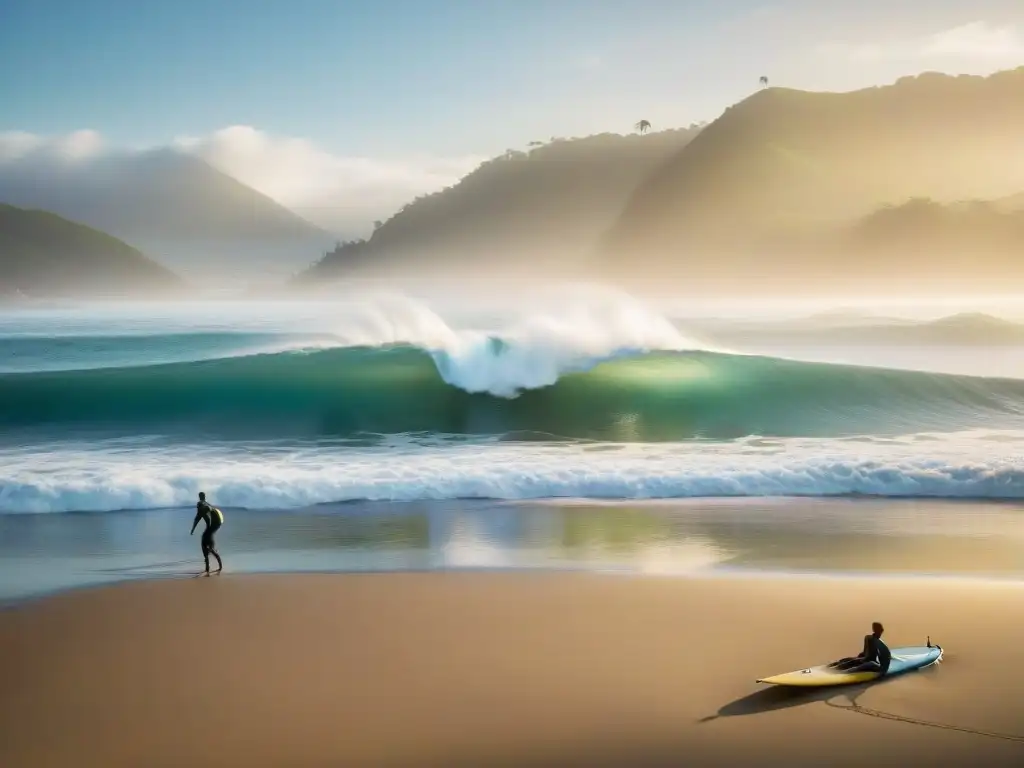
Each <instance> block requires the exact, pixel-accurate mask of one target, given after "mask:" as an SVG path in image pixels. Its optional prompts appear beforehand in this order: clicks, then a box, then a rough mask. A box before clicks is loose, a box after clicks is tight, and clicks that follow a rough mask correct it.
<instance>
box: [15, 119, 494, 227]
mask: <svg viewBox="0 0 1024 768" xmlns="http://www.w3.org/2000/svg"><path fill="white" fill-rule="evenodd" d="M170 146H172V147H174V148H176V149H178V150H180V151H184V152H189V153H192V154H194V155H196V156H198V157H201V158H202V159H204V160H205V161H206V162H208V163H209V164H210V165H212V166H213V167H215V168H217V169H218V170H220V171H222V172H224V173H226V174H228V175H229V176H233V177H234V178H236V179H238V180H239V181H240V182H242V183H243V184H247V185H248V186H251V187H253V188H254V189H256V190H258V191H260V192H262V193H263V194H265V195H267V196H268V197H271V198H273V199H274V200H276V201H277V202H279V203H281V204H282V205H285V206H287V207H289V208H291V209H292V210H294V211H295V212H296V213H298V214H299V215H301V216H303V217H304V218H306V219H308V220H309V221H312V222H313V223H315V224H318V225H319V226H322V227H324V228H326V229H328V230H331V231H334V232H337V233H338V234H340V235H344V236H354V235H359V234H365V233H368V232H369V231H370V230H371V229H372V225H373V222H374V221H375V220H377V219H386V218H388V217H389V216H391V215H392V214H393V213H395V211H397V210H398V209H399V208H401V207H402V206H403V205H405V204H406V203H408V202H410V201H411V200H413V199H414V198H415V197H417V196H419V195H424V194H429V193H431V192H436V191H437V190H440V189H443V188H444V187H446V186H449V185H451V184H454V183H456V182H457V181H458V180H459V179H460V178H462V177H463V176H464V175H466V174H467V173H468V172H470V171H471V170H473V169H474V168H475V167H476V166H477V165H479V164H480V162H481V161H482V160H483V159H484V158H482V157H475V156H466V157H455V158H445V157H431V156H425V155H415V156H409V157H403V158H394V159H381V158H373V157H351V156H344V155H336V154H332V153H331V152H328V151H327V150H325V149H323V148H321V147H318V146H317V145H315V144H313V143H312V142H309V141H307V140H305V139H299V138H291V137H279V136H273V135H270V134H267V133H265V132H263V131H260V130H257V129H256V128H253V127H251V126H243V125H237V126H231V127H228V128H224V129H223V130H220V131H216V132H215V133H212V134H210V135H207V136H185V137H179V138H176V139H174V140H173V141H172V142H170ZM134 151H138V150H134ZM131 152H132V150H124V149H119V148H111V147H108V146H107V145H106V144H105V143H104V141H103V138H102V137H101V136H100V135H99V134H97V133H96V132H95V131H75V132H74V133H70V134H68V135H66V136H58V137H45V136H38V135H35V134H31V133H25V132H20V131H12V132H7V133H0V171H2V166H3V164H4V163H10V162H15V161H17V162H19V164H20V165H21V166H22V168H24V167H25V166H26V165H28V164H31V163H34V162H36V163H39V164H40V166H41V167H42V166H43V164H44V163H53V162H66V163H78V164H82V163H87V162H88V161H90V160H92V159H96V158H100V157H105V158H111V157H116V156H117V155H118V154H122V155H128V154H131Z"/></svg>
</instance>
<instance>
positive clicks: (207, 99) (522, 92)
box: [0, 0, 1024, 225]
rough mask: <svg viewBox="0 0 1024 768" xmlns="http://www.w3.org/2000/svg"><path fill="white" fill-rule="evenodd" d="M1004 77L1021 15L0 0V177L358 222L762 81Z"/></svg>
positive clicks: (905, 6)
mask: <svg viewBox="0 0 1024 768" xmlns="http://www.w3.org/2000/svg"><path fill="white" fill-rule="evenodd" d="M1021 64H1024V3H1021V2H1019V0H973V1H972V2H968V1H966V0H957V1H956V2H954V1H953V0H928V2H924V1H923V0H887V1H886V2H882V1H880V0H860V2H858V3H851V2H848V1H847V0H816V1H815V0H774V2H773V0H716V2H710V1H709V0H698V1H696V2H691V1H690V0H656V2H651V3H638V2H636V1H635V0H288V2H283V1H281V0H258V1H257V0H175V1H174V2H140V1H139V0H0V71H2V72H4V73H6V74H5V76H4V77H3V78H2V79H0V105H2V108H0V163H3V162H5V158H6V159H8V160H9V159H10V158H11V157H13V156H16V155H18V156H24V155H25V154H26V153H29V152H36V153H40V152H58V153H64V154H71V155H74V156H76V157H85V156H90V155H95V154H98V153H103V152H106V153H110V152H117V151H126V150H138V149H143V148H150V147H157V146H167V145H174V146H178V147H181V148H184V149H187V150H188V151H192V152H195V153H197V154H199V155H201V156H203V157H204V158H206V159H207V160H208V161H209V162H211V163H212V164H214V165H215V166H217V167H218V168H220V169H221V170H224V171H225V172H227V173H230V174H231V175H233V176H235V177H236V178H239V179H240V180H241V181H243V182H245V183H248V184H250V185H252V186H254V187H255V188H257V189H259V190H260V191H261V192H264V193H266V194H268V195H270V196H271V197H273V198H275V199H277V200H278V201H280V202H282V203H284V204H285V205H289V206H291V207H293V208H295V209H296V210H298V211H299V212H300V213H302V214H303V215H305V216H307V218H310V219H313V220H315V219H317V217H318V216H321V215H322V216H324V217H326V216H327V215H328V214H330V212H331V211H333V210H335V209H337V208H338V207H339V206H342V207H344V206H349V207H350V208H351V210H352V211H353V216H354V217H355V218H356V219H360V220H365V221H366V223H367V225H369V223H370V222H372V220H373V219H375V218H381V217H386V216H387V215H388V214H390V213H391V212H393V210H395V209H396V208H397V207H400V206H401V205H402V204H403V203H404V202H407V201H408V200H410V199H411V198H412V197H415V196H416V195H418V194H423V193H426V192H430V191H434V190H436V189H439V188H442V187H444V186H446V185H448V184H451V183H454V182H455V181H456V180H457V179H458V178H460V177H461V176H462V175H464V174H465V173H466V172H468V171H469V170H471V169H472V168H473V167H475V166H476V165H477V164H479V162H480V161H481V160H482V159H484V158H486V157H489V156H493V155H495V154H498V153H501V152H503V151H504V150H505V149H507V148H513V147H515V148H522V147H524V146H525V145H526V144H527V143H528V142H529V141H532V140H546V139H548V138H550V137H552V136H582V135H588V134H591V133H598V132H603V131H613V132H627V131H629V130H631V128H632V126H633V124H634V123H636V122H637V121H638V120H640V119H646V120H649V121H650V122H651V123H652V125H653V127H654V129H655V130H657V129H658V128H662V127H665V128H667V127H678V126H683V125H687V124H689V123H691V122H698V121H703V120H713V119H714V118H716V117H717V116H718V115H719V114H721V112H722V110H723V109H724V108H726V107H727V106H729V105H730V104H732V103H734V102H736V101H738V100H739V99H742V98H744V97H745V96H747V95H749V94H750V93H751V92H752V91H753V90H755V89H756V87H757V84H758V78H759V77H760V76H761V75H765V76H767V77H769V78H770V81H771V82H772V84H773V85H780V86H787V87H795V88H803V89H810V90H850V89H854V88H858V87H864V86H868V85H872V84H877V83H886V82H892V81H893V80H895V79H897V78H899V77H901V76H903V75H907V74H915V73H918V72H921V71H925V70H937V71H945V72H953V73H961V72H962V73H972V74H987V73H989V72H993V71H996V70H999V69H1006V68H1009V67H1014V66H1019V65H1021ZM11 73H17V74H16V75H15V76H10V74H11ZM0 168H2V166H0Z"/></svg>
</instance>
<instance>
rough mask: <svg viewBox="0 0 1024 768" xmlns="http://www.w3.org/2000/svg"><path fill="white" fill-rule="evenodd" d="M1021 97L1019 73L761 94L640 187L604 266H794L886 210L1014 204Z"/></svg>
mask: <svg viewBox="0 0 1024 768" xmlns="http://www.w3.org/2000/svg"><path fill="white" fill-rule="evenodd" d="M1022 91H1024V67H1022V68H1020V69H1016V70H1010V71H1006V72H999V73H996V74H994V75H992V76H990V77H974V76H959V77H952V76H947V75H941V74H936V73H924V74H922V75H920V76H917V77H909V78H903V79H901V80H900V81H898V82H896V83H895V84H893V85H888V86H881V87H875V88H867V89H864V90H861V91H855V92H850V93H809V92H803V91H795V90H789V89H784V88H770V89H766V90H763V91H761V92H758V93H755V94H754V95H752V96H750V97H749V98H747V99H745V100H744V101H742V102H740V103H738V104H736V105H735V106H733V107H731V108H729V109H728V110H726V112H725V113H724V114H723V115H722V116H721V117H720V118H719V119H718V120H716V121H714V122H712V123H711V124H710V125H708V126H707V127H706V128H705V129H704V130H703V131H702V132H701V133H700V135H699V136H697V137H696V138H695V139H694V141H693V142H691V143H689V144H688V145H686V146H685V147H683V148H682V149H680V150H679V151H678V152H676V153H675V154H674V155H673V156H672V157H671V158H669V159H667V160H666V162H665V163H663V164H662V166H661V167H660V168H659V169H657V170H656V171H655V172H653V173H652V174H651V175H650V176H649V177H648V178H647V179H646V180H645V182H644V183H643V184H641V185H640V186H639V187H638V188H637V190H636V192H635V193H634V194H633V196H632V197H631V199H630V201H629V203H628V204H627V206H626V207H625V209H624V211H623V213H622V215H621V216H620V217H619V219H618V221H617V222H616V223H615V224H614V226H612V227H611V228H610V231H609V233H608V236H607V238H606V239H605V240H604V241H603V243H602V245H601V248H600V249H599V262H600V263H601V264H602V266H603V268H604V269H605V270H606V271H607V273H608V274H611V275H618V276H623V275H627V274H628V273H631V272H636V271H637V270H645V271H647V272H649V273H653V274H656V275H667V274H672V275H675V276H686V275H689V276H693V277H715V278H718V279H720V280H723V281H726V282H727V281H728V277H729V274H730V273H731V274H733V275H736V274H737V270H742V271H745V272H746V273H747V274H748V275H749V274H763V273H765V272H767V271H771V270H772V269H773V268H774V269H775V271H776V273H777V274H781V273H786V274H793V270H798V269H800V268H802V266H804V265H807V264H809V263H812V262H809V261H808V256H809V254H810V253H811V252H813V251H816V250H818V249H820V247H821V244H822V243H821V240H822V239H824V238H825V235H824V233H825V232H827V231H829V230H831V231H832V234H833V235H835V236H837V237H840V238H845V237H846V236H847V234H849V233H848V232H847V229H848V228H849V227H850V226H851V225H853V224H854V222H855V221H856V220H857V219H859V218H861V217H866V216H870V215H871V214H872V212H874V211H876V210H877V209H878V208H879V207H880V206H883V205H885V204H890V205H892V206H893V207H899V206H902V205H903V204H905V203H906V202H907V201H908V200H910V199H912V198H931V199H932V200H933V201H935V202H937V203H953V202H955V201H958V200H964V199H997V198H1008V197H1009V196H1012V195H1015V194H1017V193H1019V192H1020V191H1021V190H1022V189H1024V139H1022V137H1024V99H1021V98H1019V94H1020V93H1021V92H1022ZM903 214H904V215H906V214H907V211H904V212H903ZM876 223H877V222H876ZM869 230H870V227H868V226H867V225H864V226H862V227H861V232H862V233H865V232H867V231H869ZM851 237H854V235H851ZM848 245H849V246H850V247H837V248H835V250H836V251H837V252H840V253H849V252H850V251H851V249H852V247H853V245H855V244H854V243H852V242H850V243H849V244H848ZM794 249H795V250H796V251H797V252H798V255H796V256H794V257H793V258H792V259H791V260H789V261H787V259H789V256H788V255H789V254H792V253H793V251H794ZM777 257H779V258H777ZM818 264H819V266H822V267H823V268H824V271H826V272H829V271H830V272H831V274H833V275H835V274H839V272H838V271H837V270H836V269H835V266H836V265H835V264H834V263H829V262H828V260H827V259H823V260H820V261H819V262H818Z"/></svg>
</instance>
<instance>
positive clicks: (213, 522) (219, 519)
mask: <svg viewBox="0 0 1024 768" xmlns="http://www.w3.org/2000/svg"><path fill="white" fill-rule="evenodd" d="M200 520H203V521H204V522H205V523H206V530H205V531H203V537H202V541H201V546H202V548H203V560H205V561H206V572H207V573H209V572H210V555H213V556H214V557H215V558H217V573H220V572H221V571H222V570H224V561H223V560H221V559H220V553H219V552H217V545H216V544H214V541H213V534H215V533H216V532H217V529H218V528H220V527H221V525H223V524H224V513H223V512H221V511H220V510H219V509H217V508H216V507H215V506H213V505H212V504H210V503H209V502H207V500H206V494H205V493H203V492H202V491H200V492H199V502H198V503H197V504H196V518H195V520H193V521H192V531H191V532H190V533H189V536H191V535H192V534H193V533H195V532H196V526H197V525H199V521H200Z"/></svg>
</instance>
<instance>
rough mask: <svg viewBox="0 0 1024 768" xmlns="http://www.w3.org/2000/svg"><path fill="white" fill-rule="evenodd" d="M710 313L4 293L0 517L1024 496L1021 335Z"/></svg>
mask: <svg viewBox="0 0 1024 768" xmlns="http://www.w3.org/2000/svg"><path fill="white" fill-rule="evenodd" d="M498 304H501V306H497V305H498ZM706 320H707V318H706V317H705V318H704V319H703V320H702V319H701V318H687V317H686V316H685V315H684V314H681V313H680V312H678V311H676V312H670V311H667V310H656V309H654V308H652V307H651V306H648V305H646V304H644V303H643V302H640V301H638V300H635V299H632V298H630V297H624V296H621V295H618V294H615V293H612V292H593V291H591V292H586V291H580V292H576V293H570V294H568V295H565V296H561V297H558V298H556V299H552V298H551V296H550V295H549V296H547V297H542V298H540V299H537V300H534V301H527V300H525V299H521V298H520V297H514V298H512V299H509V298H508V297H506V300H505V301H504V303H501V302H488V301H485V300H483V299H480V300H478V301H476V302H475V303H473V302H468V301H459V302H455V301H448V302H446V301H444V300H443V299H440V300H439V299H437V298H436V297H435V298H432V299H423V298H412V297H409V296H405V295H388V294H367V295H355V296H353V295H349V296H344V297H339V298H338V299H337V300H332V301H326V300H325V301H317V302H297V303H284V302H276V303H259V302H224V303H220V304H218V303H211V302H195V303H183V304H133V305H105V306H97V305H74V306H71V305H69V306H66V307H62V306H53V307H41V308H17V309H13V308H12V309H7V310H4V311H2V312H0V516H7V517H12V516H13V517H18V518H22V519H24V518H31V517H33V516H38V515H54V514H57V515H60V514H62V513H70V514H81V513H92V516H90V518H89V519H94V518H95V516H96V515H99V516H102V515H108V516H110V517H109V518H108V519H109V520H114V519H117V520H121V521H124V520H125V519H126V516H127V517H129V518H130V517H132V515H134V518H133V519H135V520H136V521H139V520H148V521H151V522H152V521H154V520H165V519H166V515H168V514H171V512H169V511H173V513H174V514H175V515H176V516H177V518H181V519H185V518H189V519H188V520H187V521H186V522H185V523H184V524H183V525H184V526H185V527H187V525H188V524H189V523H190V522H191V520H190V516H191V513H190V512H189V511H188V510H189V509H190V508H191V506H192V505H193V504H194V500H195V497H196V493H197V492H198V491H200V490H203V491H205V492H206V493H207V494H208V495H209V497H210V499H211V500H212V501H213V502H214V503H215V504H217V505H218V506H220V507H222V508H224V509H225V510H226V511H227V512H228V518H229V520H231V519H236V520H237V516H238V514H249V515H255V514H256V513H264V514H267V513H271V512H273V513H275V514H284V513H294V514H307V515H309V514H314V513H315V514H316V515H323V514H325V510H328V511H329V512H330V514H333V515H340V516H345V515H352V514H356V513H355V512H353V510H357V509H358V510H360V511H359V512H358V514H366V509H368V508H369V509H377V510H378V512H379V511H380V510H381V509H383V507H382V506H379V505H381V504H391V505H394V504H405V505H416V504H420V505H422V504H433V505H435V507H434V509H435V512H434V513H432V514H437V513H436V510H437V509H439V507H437V505H441V507H440V509H449V510H451V509H463V510H464V509H465V506H464V505H465V504H466V503H477V504H478V505H480V504H494V503H506V504H510V505H515V504H523V503H527V502H537V503H544V502H548V501H551V500H562V501H565V502H569V501H574V500H575V501H579V500H590V501H600V502H608V503H613V504H615V503H619V504H625V503H633V502H664V501H670V500H675V501H681V500H690V501H695V500H696V501H705V502H707V501H713V500H715V499H732V500H739V499H747V500H755V501H756V500H761V501H765V500H770V499H772V498H792V497H804V498H810V499H816V498H817V499H823V498H829V499H836V498H858V497H877V498H883V499H884V498H892V499H896V498H899V499H918V500H922V499H934V500H942V499H945V500H955V499H971V500H975V501H979V500H982V501H984V500H1002V501H1004V502H1010V503H1012V502H1013V501H1014V500H1019V499H1021V498H1022V497H1024V461H1022V459H1021V448H1022V447H1024V376H1021V377H1020V378H1018V377H1016V376H1015V375H1012V374H1013V373H1014V371H1016V370H1017V369H1015V368H1014V367H1013V365H1011V364H1010V363H1013V362H1014V361H1017V362H1018V363H1020V367H1019V370H1020V372H1021V373H1024V349H1022V348H1018V347H1013V346H1007V345H1003V346H1001V347H998V348H987V347H985V346H984V345H981V346H979V345H973V346H964V345H962V344H960V345H948V346H941V345H934V344H932V345H930V346H927V347H922V346H920V345H918V346H907V345H906V344H904V345H903V346H898V345H886V344H884V343H873V344H871V345H865V344H863V343H860V344H854V345H849V346H848V347H846V348H844V347H843V346H842V345H839V344H831V345H825V346H822V345H821V344H820V342H819V343H818V344H817V346H807V345H805V346H804V347H799V345H797V346H794V345H792V344H791V345H789V346H788V347H787V348H785V349H780V351H779V352H778V353H777V354H774V353H773V350H772V349H770V348H768V349H766V348H764V342H763V341H761V342H759V343H753V342H752V343H751V344H749V345H744V344H743V343H742V335H739V336H737V335H736V334H733V335H732V336H731V337H730V340H731V343H730V344H729V345H723V344H722V343H720V342H718V341H713V340H709V339H710V338H711V337H712V336H714V334H712V333H709V332H708V327H709V326H708V324H707V322H706ZM745 322H747V323H750V322H751V320H750V318H749V317H747V318H745ZM765 322H768V321H765ZM808 323H809V324H810V325H815V324H817V325H820V322H818V321H814V320H809V321H808ZM694 329H697V330H694ZM883 335H884V334H883ZM737 339H739V341H737ZM769 346H770V345H769ZM801 349H802V350H803V353H802V352H801ZM851 361H852V362H851ZM994 361H1000V362H999V365H998V366H995V365H994ZM986 366H988V367H989V368H990V369H992V370H994V371H997V372H998V373H999V374H1000V375H985V374H984V373H983V374H982V375H979V374H978V373H977V371H979V370H981V371H983V372H984V371H985V368H986ZM1008 372H1009V373H1008ZM374 504H377V505H378V506H376V507H374ZM459 504H462V505H463V507H458V505H459ZM367 505H369V507H368V506H367ZM445 505H447V506H445ZM488 508H489V509H491V510H492V511H491V512H489V513H488V514H491V515H493V514H495V513H494V512H493V507H488ZM533 508H535V507H533ZM706 508H707V507H702V509H706ZM388 514H390V512H389V513H388ZM780 514H781V513H780ZM13 517H12V520H13ZM177 518H176V519H177ZM122 524H123V525H129V528H131V530H135V531H136V533H135V534H133V535H136V536H138V535H141V534H140V533H139V532H138V530H136V529H137V528H138V525H137V523H131V524H128V523H122ZM5 525H6V526H7V528H6V529H5V530H6V531H7V533H8V535H9V536H10V535H13V534H11V531H14V530H15V528H13V527H11V526H14V525H15V523H13V522H11V521H10V520H9V521H8V522H7V523H6V524H5ZM17 525H22V526H30V527H31V528H32V530H42V529H41V528H40V527H39V526H41V525H43V524H42V523H41V522H39V521H36V522H22V523H18V524H17ZM47 525H49V526H50V527H49V528H46V530H48V531H51V533H52V531H53V530H54V529H53V528H52V523H48V524H47ZM163 525H164V524H163V523H159V525H158V527H159V528H160V530H161V535H163ZM230 529H231V526H230V525H227V526H226V527H225V533H224V535H225V536H228V531H230ZM18 530H22V529H21V528H19V529H18ZM68 530H70V529H68ZM236 530H237V528H236ZM186 541H188V540H187V539H186ZM192 544H195V542H191V543H190V544H189V546H191V545H192ZM8 554H12V552H11V551H10V550H9V548H8Z"/></svg>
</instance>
